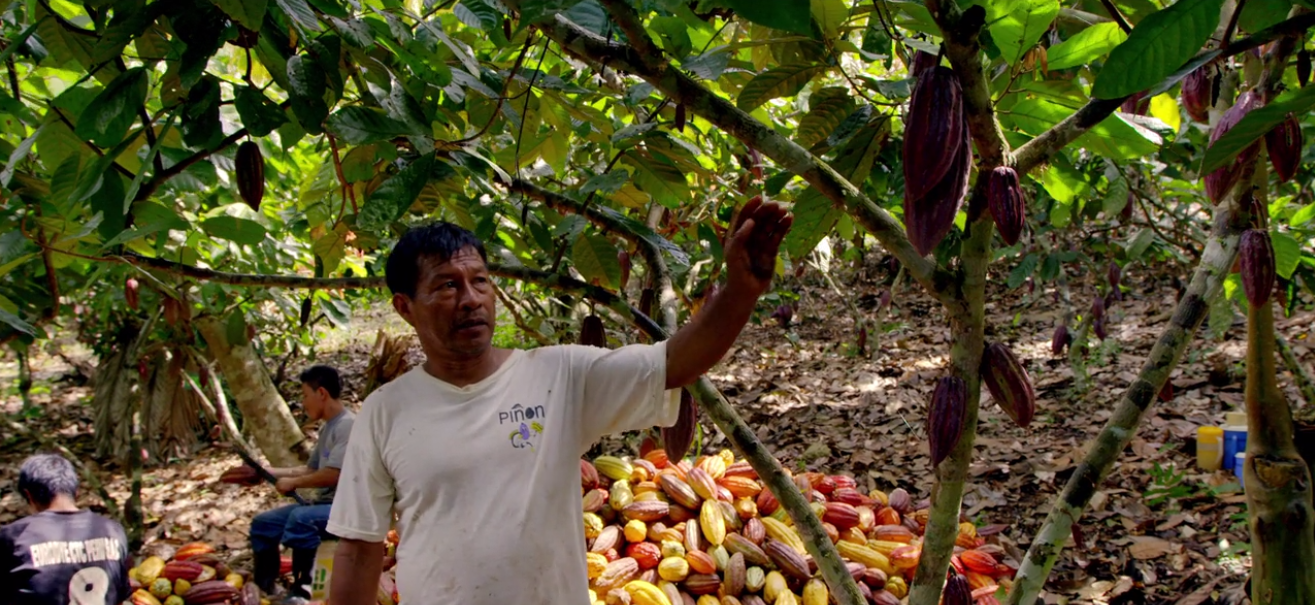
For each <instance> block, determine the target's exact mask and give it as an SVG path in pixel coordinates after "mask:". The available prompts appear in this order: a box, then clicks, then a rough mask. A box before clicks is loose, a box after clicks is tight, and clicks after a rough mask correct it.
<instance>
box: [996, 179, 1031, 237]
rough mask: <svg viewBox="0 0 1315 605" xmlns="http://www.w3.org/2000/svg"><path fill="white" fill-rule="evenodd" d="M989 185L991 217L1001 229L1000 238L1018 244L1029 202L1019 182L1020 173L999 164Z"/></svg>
mask: <svg viewBox="0 0 1315 605" xmlns="http://www.w3.org/2000/svg"><path fill="white" fill-rule="evenodd" d="M987 185H988V193H987V201H988V202H989V207H990V209H991V218H992V219H993V220H994V221H995V226H996V228H997V229H999V230H1000V238H1001V239H1003V240H1004V242H1005V244H1006V245H1009V246H1012V245H1014V244H1017V243H1018V238H1019V237H1020V236H1021V235H1022V234H1023V227H1024V226H1025V225H1026V221H1027V202H1026V201H1025V200H1024V199H1023V188H1022V187H1021V186H1020V185H1019V183H1018V173H1017V172H1014V169H1013V168H1009V167H1008V166H997V167H996V168H995V169H993V170H992V171H991V176H990V181H988V183H987Z"/></svg>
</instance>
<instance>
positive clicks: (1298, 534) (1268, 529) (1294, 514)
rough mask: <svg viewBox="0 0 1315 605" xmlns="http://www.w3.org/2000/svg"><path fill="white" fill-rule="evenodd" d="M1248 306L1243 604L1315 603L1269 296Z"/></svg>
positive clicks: (1305, 500) (1305, 477)
mask: <svg viewBox="0 0 1315 605" xmlns="http://www.w3.org/2000/svg"><path fill="white" fill-rule="evenodd" d="M1248 307H1249V309H1250V310H1249V312H1248V313H1247V386H1246V406H1247V455H1246V463H1245V465H1244V466H1243V470H1242V473H1243V481H1244V486H1245V492H1246V497H1247V513H1248V517H1249V521H1250V526H1251V561H1252V563H1251V602H1252V603H1254V604H1255V605H1299V604H1300V605H1307V604H1309V603H1315V509H1312V504H1311V484H1310V481H1311V474H1310V469H1309V468H1307V467H1306V463H1305V461H1303V460H1302V459H1301V455H1300V454H1299V453H1298V452H1297V448H1296V445H1295V444H1294V442H1293V439H1292V435H1293V424H1292V411H1291V409H1290V408H1289V407H1288V401H1287V398H1286V397H1284V396H1283V391H1281V390H1279V388H1278V369H1277V366H1276V364H1275V360H1274V358H1275V346H1274V304H1273V301H1272V300H1270V301H1267V302H1266V303H1265V304H1262V305H1260V306H1253V305H1248Z"/></svg>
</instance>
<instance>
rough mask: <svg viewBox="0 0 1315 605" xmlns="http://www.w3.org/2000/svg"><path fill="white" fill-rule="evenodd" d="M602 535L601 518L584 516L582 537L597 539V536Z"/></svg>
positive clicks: (590, 515) (586, 514) (594, 515)
mask: <svg viewBox="0 0 1315 605" xmlns="http://www.w3.org/2000/svg"><path fill="white" fill-rule="evenodd" d="M601 533H603V518H602V517H599V516H598V515H596V514H594V513H585V514H584V537H586V538H590V539H593V538H597V537H598V534H601Z"/></svg>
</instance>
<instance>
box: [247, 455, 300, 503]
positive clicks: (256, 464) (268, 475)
mask: <svg viewBox="0 0 1315 605" xmlns="http://www.w3.org/2000/svg"><path fill="white" fill-rule="evenodd" d="M233 451H236V452H237V455H239V456H241V457H242V461H243V462H245V463H247V466H250V467H251V468H254V469H256V473H257V474H259V475H260V476H261V477H262V478H264V479H265V481H268V482H269V484H270V485H276V484H278V482H279V480H278V479H276V478H274V475H273V474H271V473H270V472H269V471H267V470H265V467H263V466H261V465H260V463H259V462H256V461H255V460H253V459H252V458H251V456H249V455H247V453H246V452H244V451H242V448H240V447H235V448H233ZM288 495H289V496H292V497H293V499H295V500H296V501H297V504H300V505H302V506H309V504H310V503H309V502H306V499H305V498H302V497H301V494H298V493H297V492H296V491H292V492H289V493H288Z"/></svg>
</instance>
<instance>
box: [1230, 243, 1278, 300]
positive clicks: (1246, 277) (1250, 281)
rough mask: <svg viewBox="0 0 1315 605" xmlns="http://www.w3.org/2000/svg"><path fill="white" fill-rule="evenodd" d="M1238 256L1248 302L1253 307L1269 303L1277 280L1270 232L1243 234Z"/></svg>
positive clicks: (1243, 287) (1243, 288)
mask: <svg viewBox="0 0 1315 605" xmlns="http://www.w3.org/2000/svg"><path fill="white" fill-rule="evenodd" d="M1238 256H1239V257H1240V258H1241V259H1242V290H1243V291H1244V292H1246V295H1247V300H1248V301H1251V306H1253V307H1259V306H1261V305H1263V304H1265V303H1268V302H1269V296H1270V294H1271V293H1272V292H1273V291H1274V280H1275V271H1274V246H1273V244H1272V243H1271V242H1270V241H1269V232H1268V231H1261V230H1259V229H1247V230H1246V231H1244V232H1242V245H1241V249H1240V250H1239V251H1238Z"/></svg>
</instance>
